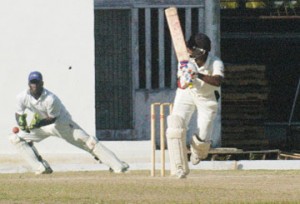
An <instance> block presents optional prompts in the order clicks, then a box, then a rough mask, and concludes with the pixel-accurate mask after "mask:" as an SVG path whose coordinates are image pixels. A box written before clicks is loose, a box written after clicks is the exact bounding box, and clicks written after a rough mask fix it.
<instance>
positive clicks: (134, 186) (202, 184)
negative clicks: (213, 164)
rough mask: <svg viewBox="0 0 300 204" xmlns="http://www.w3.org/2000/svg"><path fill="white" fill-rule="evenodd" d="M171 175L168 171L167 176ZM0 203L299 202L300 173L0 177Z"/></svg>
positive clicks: (14, 175)
mask: <svg viewBox="0 0 300 204" xmlns="http://www.w3.org/2000/svg"><path fill="white" fill-rule="evenodd" d="M167 173H168V172H167ZM0 189H1V190H0V203H1V204H3V203H300V171H282V170H281V171H242V170H228V171H202V170H193V171H192V172H191V174H190V175H189V177H188V178H187V179H181V180H179V179H176V178H172V177H169V176H166V177H164V178H163V177H160V176H157V177H150V175H149V171H131V172H128V173H125V174H113V173H109V172H107V171H93V172H90V171H89V172H54V173H53V174H51V175H37V176H36V175H34V174H32V173H23V174H0Z"/></svg>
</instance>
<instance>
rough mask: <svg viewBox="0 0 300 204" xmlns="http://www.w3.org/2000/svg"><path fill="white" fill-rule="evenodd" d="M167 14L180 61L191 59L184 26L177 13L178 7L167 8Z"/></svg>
mask: <svg viewBox="0 0 300 204" xmlns="http://www.w3.org/2000/svg"><path fill="white" fill-rule="evenodd" d="M165 15H166V18H167V22H168V26H169V30H170V33H171V38H172V42H173V46H174V49H175V54H176V57H177V60H178V61H179V62H180V61H183V60H189V58H190V56H189V53H188V52H187V48H186V44H185V39H184V36H183V32H182V28H181V25H180V21H179V17H178V13H177V8H175V7H170V8H167V9H166V10H165Z"/></svg>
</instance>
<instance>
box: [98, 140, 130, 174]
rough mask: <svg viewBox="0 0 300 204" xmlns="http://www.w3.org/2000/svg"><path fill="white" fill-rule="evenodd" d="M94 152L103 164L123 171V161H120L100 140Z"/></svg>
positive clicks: (115, 170)
mask: <svg viewBox="0 0 300 204" xmlns="http://www.w3.org/2000/svg"><path fill="white" fill-rule="evenodd" d="M93 152H94V154H95V155H96V156H97V157H98V158H99V159H100V161H101V162H102V163H103V164H106V165H107V166H109V167H110V168H112V169H113V170H114V172H122V170H123V168H124V165H123V162H122V161H120V160H119V159H118V158H117V156H116V155H115V154H114V153H113V152H112V151H110V150H109V149H107V148H106V147H105V146H104V145H102V144H101V143H100V142H97V144H96V145H95V147H94V149H93Z"/></svg>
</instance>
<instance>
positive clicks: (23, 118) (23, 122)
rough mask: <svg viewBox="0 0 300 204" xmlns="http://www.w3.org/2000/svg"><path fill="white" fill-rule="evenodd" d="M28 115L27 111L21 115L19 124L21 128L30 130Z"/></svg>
mask: <svg viewBox="0 0 300 204" xmlns="http://www.w3.org/2000/svg"><path fill="white" fill-rule="evenodd" d="M26 117H27V114H26V113H24V114H22V115H20V116H19V118H18V125H19V127H20V129H21V130H23V131H26V132H28V127H27V121H26Z"/></svg>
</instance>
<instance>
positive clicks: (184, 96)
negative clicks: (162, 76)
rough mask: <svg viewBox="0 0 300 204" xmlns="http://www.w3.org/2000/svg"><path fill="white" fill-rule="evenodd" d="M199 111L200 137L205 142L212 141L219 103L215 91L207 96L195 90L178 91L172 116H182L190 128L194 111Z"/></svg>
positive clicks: (198, 125)
mask: <svg viewBox="0 0 300 204" xmlns="http://www.w3.org/2000/svg"><path fill="white" fill-rule="evenodd" d="M195 110H197V112H198V113H197V127H198V131H199V133H198V135H199V137H200V138H201V139H202V140H204V141H210V140H211V135H212V130H213V123H214V119H215V117H216V114H217V110H218V101H217V99H216V96H215V93H214V91H212V93H209V94H206V95H205V96H203V95H201V94H199V93H197V92H196V91H195V89H190V88H186V89H180V88H178V89H177V91H176V96H175V100H174V106H173V111H172V114H174V115H178V116H181V117H182V118H183V119H184V121H185V124H186V127H188V125H189V123H190V120H191V117H192V115H193V113H194V111H195Z"/></svg>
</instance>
